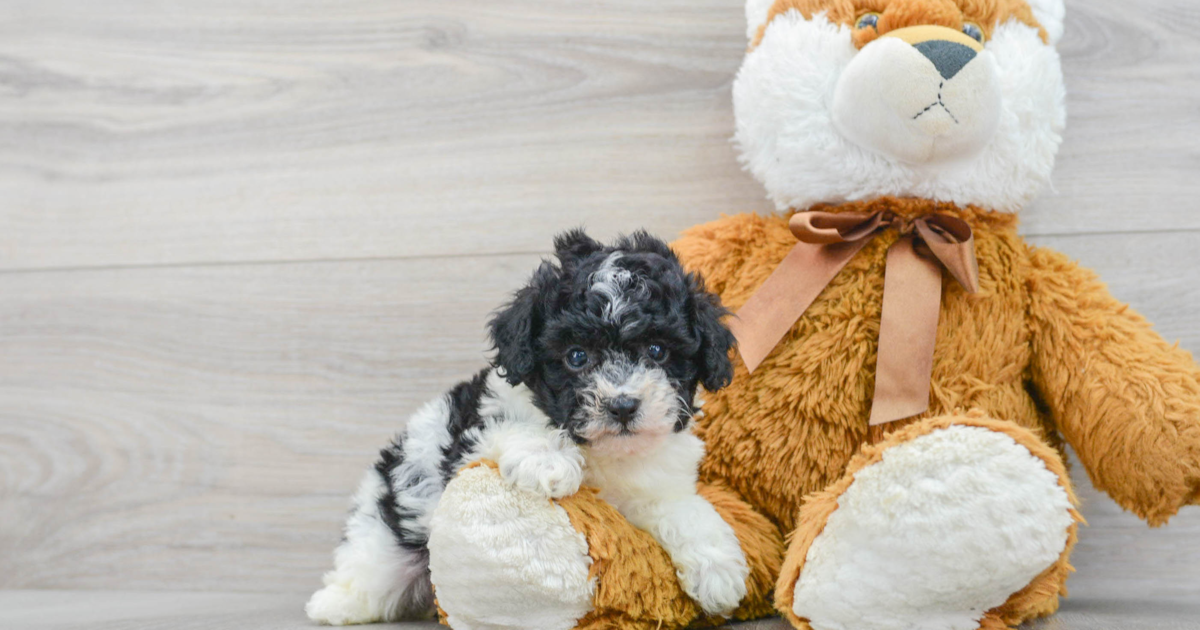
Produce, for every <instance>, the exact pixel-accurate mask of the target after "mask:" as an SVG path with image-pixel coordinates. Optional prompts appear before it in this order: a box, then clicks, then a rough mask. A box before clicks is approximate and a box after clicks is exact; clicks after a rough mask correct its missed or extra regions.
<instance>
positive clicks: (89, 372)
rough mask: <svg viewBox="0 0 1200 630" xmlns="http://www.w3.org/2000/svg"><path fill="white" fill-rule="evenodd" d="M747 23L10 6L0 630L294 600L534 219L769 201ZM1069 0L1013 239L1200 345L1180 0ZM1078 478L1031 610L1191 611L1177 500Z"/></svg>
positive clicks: (622, 224)
mask: <svg viewBox="0 0 1200 630" xmlns="http://www.w3.org/2000/svg"><path fill="white" fill-rule="evenodd" d="M741 10H742V9H741V6H740V4H739V2H738V1H737V0H686V1H685V0H660V1H658V2H645V1H644V0H606V1H605V2H588V3H583V2H577V1H574V0H536V1H534V0H507V1H506V2H501V3H497V2H485V1H483V0H458V1H456V2H446V1H445V0H404V1H403V2H395V1H392V0H378V1H357V0H356V1H353V2H347V1H334V0H314V1H312V2H303V3H301V2H293V3H281V2H277V1H274V0H270V1H268V0H203V1H201V0H184V1H180V2H161V1H158V0H112V1H109V2H103V3H100V2H88V1H87V0H0V589H9V590H7V591H5V592H0V627H3V628H9V627H14V628H16V627H38V628H68V627H79V626H80V625H81V623H82V622H84V621H95V622H96V624H94V625H95V627H103V628H135V627H136V628H150V627H171V628H179V627H234V626H235V625H237V624H241V625H244V626H250V627H262V628H288V627H298V626H301V625H303V623H302V617H301V615H300V613H299V608H298V607H299V604H300V602H302V601H303V595H304V593H305V592H307V591H310V590H311V589H312V588H314V587H315V586H316V585H317V584H318V578H319V575H320V573H321V571H323V570H324V569H325V568H326V566H327V565H328V562H329V551H330V549H331V548H332V546H333V544H334V543H335V542H336V541H337V538H338V527H339V521H340V518H341V516H342V514H343V510H344V507H345V502H346V495H347V493H348V491H349V490H350V489H351V488H352V486H353V484H354V482H355V481H356V478H357V476H358V475H359V473H360V471H361V469H362V468H363V467H364V466H365V465H366V464H367V463H368V462H369V461H370V459H371V456H372V452H373V451H374V450H375V449H377V448H378V447H379V445H380V444H381V443H382V442H383V441H384V440H385V439H386V438H387V437H389V435H390V434H391V433H392V432H393V431H394V430H395V429H396V427H397V426H398V424H399V423H400V422H401V421H402V419H403V418H404V417H405V415H406V414H407V413H409V412H411V411H412V410H413V409H414V408H415V407H416V406H417V405H418V404H420V403H421V402H422V401H423V400H425V399H426V398H429V397H430V396H432V395H434V394H435V393H437V392H439V391H440V390H442V389H443V388H444V387H446V386H447V385H449V384H451V383H452V382H454V381H455V380H457V379H459V378H462V377H463V376H465V375H467V374H469V373H471V372H472V371H474V370H475V369H477V368H478V367H479V366H481V364H482V360H483V358H482V357H483V355H482V352H483V350H484V343H483V334H482V330H483V321H484V319H485V317H486V315H487V313H488V311H489V310H490V309H492V308H493V307H495V306H496V305H497V304H498V303H499V302H500V301H501V300H502V299H503V297H504V295H505V293H507V292H508V291H510V290H512V289H513V288H515V287H516V286H518V285H519V284H520V283H521V282H522V280H523V279H524V277H525V276H526V275H527V274H528V273H529V271H530V270H531V268H532V267H533V265H534V264H535V263H536V262H537V260H538V258H539V256H540V255H542V254H543V253H544V252H545V251H546V249H547V246H548V243H549V238H550V236H551V235H552V234H553V233H554V232H556V231H558V230H560V229H562V228H565V227H570V226H575V225H586V226H588V227H589V228H590V229H592V230H593V232H594V233H596V234H597V235H600V236H607V235H611V234H614V233H616V232H619V231H628V230H631V229H633V228H636V227H647V228H649V229H651V230H653V231H655V232H658V233H660V234H662V235H664V236H672V235H674V234H677V233H678V232H679V230H681V229H683V228H685V227H687V226H689V225H692V224H695V223H698V222H702V221H706V220H710V219H713V218H716V217H717V216H719V215H720V214H721V213H734V212H744V211H768V210H769V206H768V204H767V203H766V202H765V201H764V199H763V192H762V190H761V189H760V187H759V186H758V184H756V183H755V182H754V181H753V180H751V179H750V178H749V177H748V176H747V175H745V174H744V173H742V172H741V170H740V169H739V168H738V165H737V162H736V159H735V156H734V153H733V151H732V149H731V148H730V146H729V143H728V138H729V137H730V135H731V134H732V125H733V121H732V115H731V111H730V94H729V91H730V82H731V80H732V77H733V75H734V72H735V71H736V69H737V67H738V64H739V63H740V60H741V55H742V51H743V49H744V46H745V42H744V41H743V33H744V27H743V25H742V23H741V20H742V18H741ZM1068 10H1069V12H1070V16H1069V19H1068V24H1067V35H1066V38H1065V39H1064V41H1063V44H1062V46H1061V51H1062V53H1063V57H1064V64H1065V70H1066V74H1067V82H1068V88H1069V90H1070V109H1071V122H1070V128H1069V131H1068V133H1067V137H1066V142H1065V145H1064V147H1063V151H1062V154H1061V160H1060V166H1059V168H1058V171H1057V177H1056V189H1055V190H1054V191H1050V192H1048V193H1047V194H1046V195H1045V196H1044V197H1043V198H1042V199H1041V200H1040V201H1039V202H1038V203H1037V204H1035V206H1034V207H1032V208H1030V209H1029V210H1028V211H1027V212H1025V213H1024V214H1023V230H1024V232H1025V234H1027V235H1029V237H1030V238H1031V240H1033V241H1034V242H1037V243H1040V244H1045V245H1049V246H1053V247H1057V248H1060V249H1062V250H1064V251H1066V252H1068V253H1070V254H1071V255H1073V256H1075V257H1078V258H1079V259H1081V260H1082V261H1083V262H1084V263H1086V264H1089V265H1092V266H1094V267H1096V268H1097V269H1098V270H1100V272H1101V273H1102V274H1103V275H1104V276H1105V277H1106V278H1107V279H1108V281H1109V282H1110V284H1111V288H1112V290H1113V291H1114V292H1115V293H1116V294H1117V295H1118V296H1120V297H1121V298H1122V299H1124V300H1127V301H1129V302H1130V303H1132V304H1133V305H1134V307H1136V308H1137V309H1139V310H1141V311H1142V312H1144V313H1145V314H1147V315H1148V316H1149V317H1150V318H1151V319H1152V320H1154V321H1155V322H1157V325H1158V329H1159V330H1160V332H1162V333H1163V335H1164V336H1166V337H1167V338H1168V339H1172V340H1174V339H1178V340H1180V343H1181V344H1182V345H1183V347H1185V348H1187V349H1189V350H1191V351H1193V352H1196V351H1200V317H1197V313H1198V312H1200V273H1198V271H1197V270H1198V269H1200V248H1198V247H1197V239H1198V237H1200V202H1197V199H1200V105H1198V103H1200V3H1197V2H1195V1H1194V0H1143V1H1141V2H1129V1H1128V0H1124V1H1122V0H1086V1H1084V0H1075V1H1069V2H1068ZM1076 480H1077V482H1078V483H1079V484H1080V486H1081V488H1082V489H1083V492H1084V495H1085V498H1086V499H1087V505H1086V507H1085V513H1086V515H1087V516H1088V518H1089V520H1090V521H1091V524H1092V527H1091V528H1090V529H1088V530H1085V531H1084V532H1083V537H1082V541H1081V543H1080V545H1079V548H1078V552H1077V553H1076V556H1075V558H1076V564H1077V565H1078V567H1079V573H1078V574H1077V575H1076V576H1075V577H1074V578H1073V579H1072V581H1071V588H1072V593H1073V594H1074V598H1073V599H1072V601H1071V602H1070V603H1068V605H1067V608H1066V609H1065V611H1064V613H1063V614H1062V615H1059V617H1058V618H1057V619H1055V620H1052V621H1050V622H1046V623H1045V624H1043V626H1042V627H1044V628H1047V629H1050V628H1054V629H1057V628H1117V627H1118V626H1119V627H1121V628H1125V629H1129V628H1143V627H1144V628H1151V627H1153V628H1184V627H1187V628H1194V627H1200V604H1198V603H1197V601H1198V600H1200V509H1197V508H1191V509H1188V510H1185V512H1184V513H1183V514H1181V515H1180V516H1179V517H1178V518H1177V519H1176V521H1175V522H1173V524H1172V525H1171V526H1169V527H1167V528H1164V529H1160V530H1148V529H1146V528H1145V527H1144V526H1142V525H1141V524H1140V523H1139V522H1138V521H1136V519H1133V518H1132V517H1130V516H1128V515H1126V514H1123V513H1121V512H1120V510H1119V509H1117V508H1116V507H1115V506H1114V505H1113V504H1112V503H1111V502H1109V501H1108V500H1107V499H1105V498H1103V497H1100V496H1098V495H1096V494H1095V493H1094V492H1091V491H1090V488H1088V487H1087V486H1088V483H1087V480H1086V479H1085V478H1084V477H1083V476H1081V474H1080V471H1079V470H1078V469H1077V470H1076ZM251 593H254V594H251ZM138 611H141V612H138ZM243 613H244V614H245V615H246V616H245V617H242V616H241V615H242V614H243ZM1194 620H1195V621H1194ZM1055 624H1057V625H1055Z"/></svg>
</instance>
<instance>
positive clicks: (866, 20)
mask: <svg viewBox="0 0 1200 630" xmlns="http://www.w3.org/2000/svg"><path fill="white" fill-rule="evenodd" d="M854 28H873V29H875V30H879V14H878V13H864V14H863V15H862V17H860V18H858V22H856V23H855V24H854Z"/></svg>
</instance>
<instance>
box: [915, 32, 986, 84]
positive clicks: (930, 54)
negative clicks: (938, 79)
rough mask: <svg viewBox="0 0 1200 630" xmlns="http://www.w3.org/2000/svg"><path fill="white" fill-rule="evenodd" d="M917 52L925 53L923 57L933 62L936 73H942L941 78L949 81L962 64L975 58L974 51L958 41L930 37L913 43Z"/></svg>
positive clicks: (960, 68) (964, 64) (961, 67)
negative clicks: (927, 39) (925, 40)
mask: <svg viewBox="0 0 1200 630" xmlns="http://www.w3.org/2000/svg"><path fill="white" fill-rule="evenodd" d="M913 48H916V49H917V51H918V52H920V53H921V54H922V55H925V58H926V59H928V60H930V61H932V62H933V66H934V67H935V68H937V71H938V74H941V75H942V78H943V79H946V80H947V81H949V80H950V79H953V78H954V75H956V74H958V71H959V70H962V69H963V67H964V66H966V65H967V64H968V63H971V60H972V59H974V58H975V54H976V53H975V51H974V50H972V49H970V48H968V47H966V46H964V45H962V44H960V43H958V42H950V41H946V40H944V39H932V40H929V41H927V42H921V43H919V44H914V45H913Z"/></svg>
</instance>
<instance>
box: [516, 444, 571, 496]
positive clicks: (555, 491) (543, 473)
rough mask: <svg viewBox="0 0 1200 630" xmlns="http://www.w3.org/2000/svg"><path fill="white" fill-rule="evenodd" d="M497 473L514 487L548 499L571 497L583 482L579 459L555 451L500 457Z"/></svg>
mask: <svg viewBox="0 0 1200 630" xmlns="http://www.w3.org/2000/svg"><path fill="white" fill-rule="evenodd" d="M500 473H501V475H503V477H504V478H505V479H507V480H508V481H510V482H511V483H512V484H513V485H515V486H516V487H517V488H519V489H521V490H524V491H526V492H533V493H536V494H540V495H542V496H545V497H549V498H551V499H561V498H562V497H567V496H571V495H572V494H575V493H576V492H578V491H579V485H580V484H581V483H583V467H582V465H581V462H580V460H579V458H577V457H571V456H570V455H569V454H566V453H561V452H558V451H547V452H544V453H538V454H536V455H527V456H525V457H521V458H514V459H513V460H512V461H508V460H502V461H501V463H500Z"/></svg>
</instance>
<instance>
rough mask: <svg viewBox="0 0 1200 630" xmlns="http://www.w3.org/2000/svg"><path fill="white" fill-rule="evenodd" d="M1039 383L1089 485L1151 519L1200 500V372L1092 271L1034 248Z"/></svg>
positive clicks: (1162, 519) (1155, 521)
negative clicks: (1086, 472)
mask: <svg viewBox="0 0 1200 630" xmlns="http://www.w3.org/2000/svg"><path fill="white" fill-rule="evenodd" d="M1030 261H1031V263H1032V264H1031V267H1030V271H1029V277H1028V286H1029V292H1030V325H1031V329H1032V335H1033V350H1034V353H1033V354H1034V357H1033V369H1032V377H1033V383H1034V386H1035V387H1036V388H1037V390H1038V392H1039V393H1040V395H1041V396H1042V399H1043V400H1044V401H1045V403H1046V404H1047V406H1048V407H1049V408H1050V411H1051V414H1052V416H1053V419H1054V421H1055V422H1056V424H1057V426H1058V429H1059V430H1060V431H1061V432H1062V434H1063V437H1065V438H1066V439H1067V441H1068V442H1069V443H1070V444H1071V446H1073V447H1074V449H1075V451H1076V453H1077V454H1078V455H1079V459H1080V460H1081V461H1082V462H1083V465H1084V466H1085V467H1086V468H1087V471H1088V475H1089V476H1090V477H1091V479H1092V483H1093V484H1095V485H1096V487H1097V488H1100V489H1101V490H1104V491H1105V492H1107V493H1108V494H1109V496H1111V497H1112V498H1113V499H1114V500H1116V501H1117V503H1119V504H1121V506H1123V507H1124V508H1126V509H1128V510H1130V511H1132V512H1134V513H1136V514H1137V515H1138V516H1139V517H1141V518H1143V519H1144V520H1146V521H1147V522H1149V523H1150V524H1151V525H1161V524H1164V523H1166V522H1167V519H1169V518H1170V517H1171V516H1172V515H1174V514H1175V513H1176V512H1177V511H1178V510H1179V508H1180V507H1181V506H1183V505H1185V504H1187V503H1197V502H1198V501H1200V369H1198V368H1197V366H1196V364H1195V362H1194V361H1193V360H1192V357H1191V355H1190V354H1189V353H1188V352H1186V351H1184V350H1182V349H1180V348H1178V347H1175V346H1172V345H1169V344H1168V343H1167V342H1165V341H1164V340H1163V339H1162V337H1160V336H1159V335H1158V334H1157V333H1155V332H1154V331H1153V330H1152V329H1151V327H1150V324H1149V323H1148V322H1147V321H1146V320H1145V319H1143V318H1142V316H1140V315H1138V314H1137V313H1135V312H1134V311H1133V310H1132V309H1130V308H1129V307H1128V306H1126V305H1124V304H1121V303H1120V302H1118V301H1117V300H1116V299H1115V298H1113V297H1112V295H1110V294H1109V292H1108V290H1107V289H1106V288H1105V286H1104V284H1103V283H1101V282H1100V281H1099V279H1098V278H1097V277H1096V275H1095V274H1094V273H1092V272H1091V271H1089V270H1086V269H1083V268H1081V267H1079V266H1078V265H1076V264H1075V263H1073V262H1071V261H1070V260H1069V259H1067V257H1065V256H1063V255H1062V254H1059V253H1057V252H1053V251H1048V250H1042V249H1037V248H1034V249H1031V251H1030Z"/></svg>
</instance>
